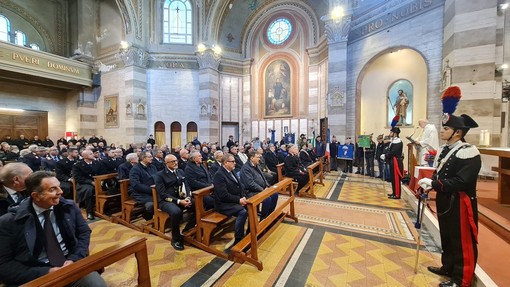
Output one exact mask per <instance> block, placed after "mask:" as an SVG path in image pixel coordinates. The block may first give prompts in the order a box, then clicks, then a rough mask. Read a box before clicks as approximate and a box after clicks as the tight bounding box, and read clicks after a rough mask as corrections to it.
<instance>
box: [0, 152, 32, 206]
mask: <svg viewBox="0 0 510 287" xmlns="http://www.w3.org/2000/svg"><path fill="white" fill-rule="evenodd" d="M31 173H32V169H31V168H30V167H28V165H26V164H24V163H21V162H13V163H9V164H7V165H5V166H4V167H3V168H2V170H1V171H0V182H1V184H2V185H0V215H4V214H6V213H7V211H8V209H9V207H10V206H12V205H17V204H19V203H20V202H21V201H22V200H23V199H24V198H25V197H26V193H25V179H26V178H27V177H28V176H29V175H30V174H31Z"/></svg>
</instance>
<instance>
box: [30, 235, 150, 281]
mask: <svg viewBox="0 0 510 287" xmlns="http://www.w3.org/2000/svg"><path fill="white" fill-rule="evenodd" d="M146 240H147V239H146V238H131V239H129V240H127V241H125V242H123V243H119V244H116V245H114V246H111V247H108V248H106V249H104V250H101V251H99V252H97V253H94V254H92V255H90V256H87V257H85V258H83V259H82V260H78V261H76V262H75V263H73V264H70V265H68V266H66V267H63V268H61V269H59V270H57V271H55V272H52V273H48V274H46V275H44V276H42V277H39V278H37V279H35V280H33V281H30V282H28V283H26V284H24V285H21V286H23V287H60V286H66V285H68V284H70V283H72V282H75V281H77V280H78V279H80V278H82V277H84V276H85V275H87V274H89V273H91V272H94V271H97V270H99V269H102V268H104V267H106V266H109V265H111V264H113V263H115V262H117V261H120V260H122V259H124V258H126V257H128V256H129V255H131V254H134V255H135V257H136V262H137V265H138V286H140V287H150V286H151V281H150V273H149V259H148V257H147V245H146V242H145V241H146Z"/></svg>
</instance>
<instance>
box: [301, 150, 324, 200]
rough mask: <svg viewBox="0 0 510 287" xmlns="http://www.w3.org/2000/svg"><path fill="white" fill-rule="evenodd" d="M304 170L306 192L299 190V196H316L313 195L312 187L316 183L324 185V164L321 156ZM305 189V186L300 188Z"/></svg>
mask: <svg viewBox="0 0 510 287" xmlns="http://www.w3.org/2000/svg"><path fill="white" fill-rule="evenodd" d="M306 170H307V171H308V184H307V186H308V192H303V191H301V190H300V191H299V196H304V197H310V198H317V197H316V196H315V192H314V187H315V185H316V184H320V185H322V186H324V164H323V161H322V158H319V160H318V161H316V162H314V163H312V164H311V165H309V166H308V167H307V168H306ZM302 190H305V188H302Z"/></svg>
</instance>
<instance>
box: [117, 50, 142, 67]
mask: <svg viewBox="0 0 510 287" xmlns="http://www.w3.org/2000/svg"><path fill="white" fill-rule="evenodd" d="M116 56H117V57H118V58H120V59H121V60H122V61H123V62H124V65H125V66H133V65H134V66H139V67H142V68H146V67H147V66H148V65H149V58H150V57H149V53H147V51H145V50H144V49H142V48H140V47H136V46H129V47H128V48H126V49H121V50H120V51H119V53H118V54H117V55H116Z"/></svg>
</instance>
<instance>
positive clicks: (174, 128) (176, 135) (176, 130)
mask: <svg viewBox="0 0 510 287" xmlns="http://www.w3.org/2000/svg"><path fill="white" fill-rule="evenodd" d="M170 133H171V137H172V138H171V141H172V149H174V148H175V147H177V146H180V147H182V146H181V133H182V127H181V123H179V122H173V123H172V124H171V125H170Z"/></svg>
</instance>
